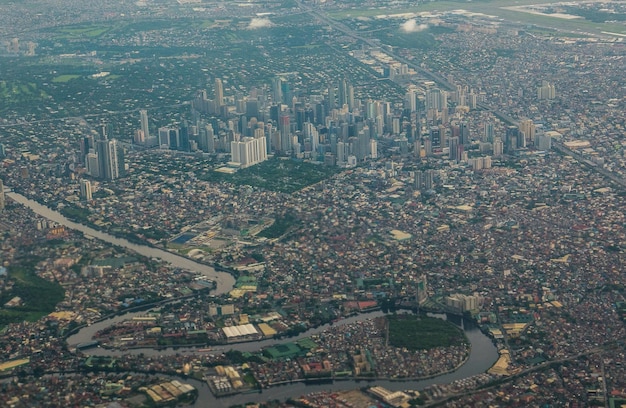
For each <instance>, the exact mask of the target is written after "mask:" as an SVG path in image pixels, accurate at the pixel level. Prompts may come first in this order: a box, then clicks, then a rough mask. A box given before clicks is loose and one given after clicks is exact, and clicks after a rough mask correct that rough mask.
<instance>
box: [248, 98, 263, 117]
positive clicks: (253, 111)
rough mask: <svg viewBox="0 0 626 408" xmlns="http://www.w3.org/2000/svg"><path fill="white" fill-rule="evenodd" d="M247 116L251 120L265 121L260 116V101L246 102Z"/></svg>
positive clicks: (249, 100)
mask: <svg viewBox="0 0 626 408" xmlns="http://www.w3.org/2000/svg"><path fill="white" fill-rule="evenodd" d="M246 116H247V117H249V118H250V119H252V118H257V119H263V118H261V116H260V115H259V101H258V100H257V99H248V100H247V101H246Z"/></svg>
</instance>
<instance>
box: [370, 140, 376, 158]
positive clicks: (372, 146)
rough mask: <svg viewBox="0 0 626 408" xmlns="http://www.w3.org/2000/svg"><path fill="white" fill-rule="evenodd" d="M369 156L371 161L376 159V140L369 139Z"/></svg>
mask: <svg viewBox="0 0 626 408" xmlns="http://www.w3.org/2000/svg"><path fill="white" fill-rule="evenodd" d="M369 156H370V157H371V158H372V159H377V158H378V140H376V139H370V154H369Z"/></svg>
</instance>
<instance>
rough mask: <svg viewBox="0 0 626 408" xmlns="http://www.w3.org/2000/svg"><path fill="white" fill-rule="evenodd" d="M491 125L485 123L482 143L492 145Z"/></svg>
mask: <svg viewBox="0 0 626 408" xmlns="http://www.w3.org/2000/svg"><path fill="white" fill-rule="evenodd" d="M493 135H494V133H493V123H491V122H485V133H484V136H483V141H487V142H489V143H493Z"/></svg>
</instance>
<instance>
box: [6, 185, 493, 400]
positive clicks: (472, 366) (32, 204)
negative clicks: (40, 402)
mask: <svg viewBox="0 0 626 408" xmlns="http://www.w3.org/2000/svg"><path fill="white" fill-rule="evenodd" d="M7 196H8V197H9V198H11V199H12V200H14V201H16V202H18V203H21V204H23V205H25V206H27V207H29V208H30V209H31V210H33V211H34V212H35V213H37V214H39V215H41V216H43V217H46V218H47V219H49V220H52V221H55V222H57V223H59V224H61V225H65V226H67V227H68V228H72V229H75V230H78V231H81V232H83V233H84V234H85V235H87V236H92V237H95V238H98V239H101V240H103V241H106V242H109V243H112V244H114V245H118V246H122V247H125V248H128V249H131V250H133V251H135V252H137V253H139V254H141V255H144V256H148V257H154V258H159V259H162V260H164V261H166V262H169V263H170V264H171V265H172V266H175V267H179V268H183V269H188V270H192V271H196V272H199V273H201V274H203V275H205V276H207V277H209V278H211V279H214V280H215V281H216V282H217V290H216V291H215V294H223V293H226V292H228V291H229V290H230V289H231V288H232V286H233V285H234V279H233V277H232V276H231V275H229V274H227V273H225V272H219V271H216V270H215V269H213V268H212V267H210V266H208V265H203V264H200V263H197V262H194V261H193V260H190V259H188V258H184V257H182V256H178V255H175V254H173V253H170V252H167V251H164V250H161V249H158V248H154V247H149V246H144V245H138V244H134V243H132V242H129V241H128V240H126V239H121V238H117V237H114V236H112V235H110V234H107V233H104V232H101V231H97V230H95V229H93V228H90V227H88V226H85V225H82V224H78V223H75V222H72V221H70V220H68V219H67V218H66V217H64V216H63V215H62V214H60V213H58V212H57V211H54V210H51V209H50V208H48V207H45V206H43V205H41V204H39V203H37V202H36V201H33V200H30V199H28V198H26V197H24V196H23V195H21V194H18V193H15V192H12V193H8V194H7ZM144 313H145V312H136V313H127V314H125V315H121V316H115V317H113V318H111V319H107V320H103V321H101V322H98V323H95V324H93V325H91V326H88V327H85V328H83V329H82V330H80V331H79V332H78V333H76V334H74V335H72V336H70V337H69V338H68V340H67V341H68V344H69V345H70V346H73V345H76V344H79V343H83V342H87V341H90V340H91V339H92V336H93V334H94V333H95V332H97V331H98V330H101V329H103V328H105V327H107V326H109V325H111V324H113V323H116V322H119V321H122V320H125V319H129V318H130V317H132V316H134V315H139V314H144ZM381 314H382V312H371V313H365V314H361V315H358V316H352V317H349V318H347V319H344V320H342V321H340V322H337V323H335V324H346V323H351V322H354V321H358V320H364V319H367V318H373V317H376V316H380V315H381ZM453 319H454V318H453ZM455 323H457V324H462V325H463V329H464V330H465V334H466V335H467V338H468V339H469V341H470V344H471V346H472V348H471V353H470V356H469V359H468V360H467V362H466V363H465V364H463V365H462V366H461V367H460V368H459V369H458V370H456V371H455V372H453V373H450V374H444V375H440V376H437V377H434V378H430V379H427V380H422V381H385V380H383V381H381V380H377V381H376V382H375V384H376V385H380V386H383V387H386V388H388V389H390V390H404V389H416V390H420V389H424V388H425V387H428V386H429V385H432V384H447V383H450V382H452V381H455V380H460V379H463V378H467V377H470V376H472V375H476V374H480V373H483V372H485V371H486V370H487V369H489V367H491V365H493V363H494V362H495V361H496V360H497V359H498V352H497V349H496V347H495V346H494V345H493V343H492V342H491V340H490V339H489V338H488V337H487V336H485V335H484V334H483V333H482V332H481V331H480V330H479V328H478V327H477V326H476V325H475V324H474V323H473V322H471V321H468V320H461V319H460V318H458V320H457V321H456V322H455ZM326 328H328V325H324V326H321V327H318V328H315V329H310V330H308V331H307V332H305V333H302V334H301V335H300V336H298V337H295V338H291V339H290V340H289V341H293V340H296V339H298V338H302V337H308V336H311V335H313V334H315V333H319V332H321V331H323V330H324V329H326ZM277 342H278V341H277V340H264V341H260V342H253V343H239V344H232V345H228V346H220V347H215V348H214V349H213V350H212V351H211V352H221V351H226V350H229V349H234V350H240V351H256V350H258V349H259V348H262V347H268V346H270V345H273V344H275V343H277ZM187 352H194V349H190V348H178V349H172V348H168V349H166V350H154V349H137V350H126V351H124V353H144V354H145V355H172V354H177V353H187ZM89 353H91V354H94V355H116V354H121V353H122V352H121V351H116V350H105V349H101V348H96V349H93V350H89ZM185 381H187V382H190V383H191V384H192V385H194V386H195V387H196V388H198V392H199V397H198V400H197V402H196V404H195V405H194V406H196V407H207V406H210V407H215V408H227V407H229V406H231V405H234V404H242V403H245V402H261V401H267V400H271V399H281V400H282V399H286V398H290V397H298V396H300V395H303V394H307V393H311V392H316V391H327V390H343V389H354V388H359V387H362V386H365V385H367V384H368V382H366V381H355V380H341V381H335V382H333V383H328V384H317V385H311V384H304V383H293V384H288V385H282V386H278V387H273V388H270V389H266V390H264V391H263V392H262V393H256V394H243V395H235V396H230V397H223V398H215V397H214V396H213V394H212V393H211V391H210V390H209V388H208V386H207V385H206V384H204V383H202V382H200V381H197V380H193V379H186V380H185Z"/></svg>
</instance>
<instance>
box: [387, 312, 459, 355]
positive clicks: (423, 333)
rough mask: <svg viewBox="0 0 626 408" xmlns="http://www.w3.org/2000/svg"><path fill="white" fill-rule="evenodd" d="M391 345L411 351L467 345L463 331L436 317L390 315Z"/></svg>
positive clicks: (388, 318)
mask: <svg viewBox="0 0 626 408" xmlns="http://www.w3.org/2000/svg"><path fill="white" fill-rule="evenodd" d="M387 321H388V322H389V344H390V345H392V346H394V347H406V348H407V349H409V350H424V349H431V348H435V347H450V346H459V345H462V344H466V343H467V338H466V337H465V334H464V333H463V330H461V329H460V328H458V327H457V326H455V325H454V324H452V323H450V322H447V321H445V320H441V319H436V318H434V317H425V316H419V317H418V316H415V315H390V316H387Z"/></svg>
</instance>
